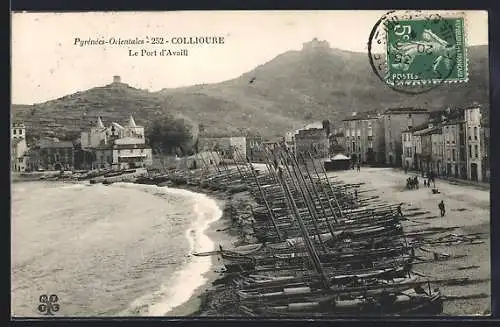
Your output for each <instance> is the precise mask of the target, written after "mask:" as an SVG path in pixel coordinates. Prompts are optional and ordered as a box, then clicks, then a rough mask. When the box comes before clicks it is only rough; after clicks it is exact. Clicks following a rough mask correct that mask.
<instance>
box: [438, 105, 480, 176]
mask: <svg viewBox="0 0 500 327" xmlns="http://www.w3.org/2000/svg"><path fill="white" fill-rule="evenodd" d="M481 139H482V137H481V111H480V108H479V107H478V106H475V107H468V108H459V109H455V110H454V111H452V112H448V117H447V118H446V122H445V123H443V145H444V158H445V163H446V169H445V171H446V176H449V177H456V178H462V179H468V180H473V181H481V180H482V179H483V171H482V166H483V162H484V156H483V155H482V152H481V150H482V149H484V146H483V145H482V144H481Z"/></svg>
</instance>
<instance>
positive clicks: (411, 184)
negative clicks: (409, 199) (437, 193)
mask: <svg viewBox="0 0 500 327" xmlns="http://www.w3.org/2000/svg"><path fill="white" fill-rule="evenodd" d="M418 186H419V181H418V177H417V176H416V175H415V177H408V178H407V179H406V188H407V189H409V190H413V189H415V188H416V189H418Z"/></svg>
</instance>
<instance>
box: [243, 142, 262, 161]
mask: <svg viewBox="0 0 500 327" xmlns="http://www.w3.org/2000/svg"><path fill="white" fill-rule="evenodd" d="M263 141H264V140H263V139H262V137H261V136H247V138H246V144H247V149H246V153H247V157H248V159H249V160H250V161H251V162H265V152H264V146H263Z"/></svg>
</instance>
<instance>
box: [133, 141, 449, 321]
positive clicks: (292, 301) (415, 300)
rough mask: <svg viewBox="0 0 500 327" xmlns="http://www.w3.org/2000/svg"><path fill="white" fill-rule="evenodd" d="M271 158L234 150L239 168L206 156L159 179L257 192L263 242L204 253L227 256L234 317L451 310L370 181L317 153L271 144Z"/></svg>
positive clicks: (254, 220)
mask: <svg viewBox="0 0 500 327" xmlns="http://www.w3.org/2000/svg"><path fill="white" fill-rule="evenodd" d="M265 154H266V159H265V160H266V163H265V167H262V168H261V169H257V168H256V166H255V165H253V164H251V163H250V162H249V160H248V159H247V158H245V157H244V156H243V155H242V154H241V153H239V152H238V150H237V149H233V155H234V163H233V164H232V165H231V166H229V165H227V164H224V165H222V166H213V165H209V164H207V163H206V162H203V165H201V166H202V168H201V169H197V170H195V171H189V172H185V171H182V172H181V171H178V172H176V173H171V174H169V176H168V177H165V176H163V177H158V178H159V179H162V178H163V179H165V178H167V179H169V180H170V181H174V183H175V184H188V185H196V186H198V187H203V188H207V189H213V190H224V191H227V192H229V193H238V192H244V191H245V192H248V193H249V194H250V195H251V197H252V199H253V203H254V205H253V206H252V207H251V208H250V211H251V223H250V224H251V227H252V228H251V229H252V231H253V236H254V239H255V240H256V242H255V243H253V244H245V245H240V246H237V247H233V248H230V249H229V248H228V249H226V248H222V247H219V249H217V250H215V251H212V252H207V253H197V254H195V255H197V256H208V255H217V256H219V257H220V258H221V259H222V263H223V265H224V270H223V275H222V276H221V278H220V279H219V280H217V281H216V282H214V284H215V285H217V288H218V289H219V290H226V291H227V290H231V292H232V293H233V295H234V296H232V297H231V301H232V302H233V303H232V307H233V308H235V309H234V310H235V311H236V312H232V315H244V316H259V317H262V316H267V317H269V316H279V317H286V316H290V317H297V316H299V317H321V316H330V317H332V316H360V315H364V316H379V315H417V314H418V315H435V314H439V313H441V312H442V309H443V300H442V296H441V293H440V291H439V289H437V288H433V287H431V284H430V283H429V282H428V281H426V280H422V279H421V278H419V276H417V275H415V274H414V273H413V272H412V267H413V264H414V262H415V251H414V248H413V246H412V244H411V243H410V242H408V240H407V238H406V236H405V233H404V230H403V227H402V224H401V218H402V217H401V214H400V213H401V212H400V210H398V206H397V205H390V204H387V203H383V202H382V201H380V200H379V199H378V197H377V196H367V195H365V192H364V191H363V190H362V188H361V186H362V183H358V184H345V183H342V182H341V181H339V180H337V179H336V178H333V177H330V176H328V175H327V173H326V171H325V170H324V167H323V165H321V164H317V163H316V162H315V160H314V159H313V158H312V156H311V155H310V154H302V155H297V156H296V155H293V154H292V153H290V152H289V151H288V149H287V148H286V147H280V146H274V147H272V148H271V147H268V148H265ZM200 160H202V159H200ZM215 162H217V161H215ZM158 178H157V179H158ZM152 180H154V179H153V178H150V181H152ZM142 182H144V183H148V181H147V180H143V181H142ZM233 214H238V213H233Z"/></svg>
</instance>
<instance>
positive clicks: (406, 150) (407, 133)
mask: <svg viewBox="0 0 500 327" xmlns="http://www.w3.org/2000/svg"><path fill="white" fill-rule="evenodd" d="M401 138H402V140H401V142H402V146H403V152H402V154H401V162H402V164H403V167H404V168H405V169H412V168H413V169H414V168H415V162H414V158H415V156H416V145H415V138H414V137H413V130H412V129H406V130H404V131H402V132H401ZM384 156H385V153H384Z"/></svg>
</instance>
